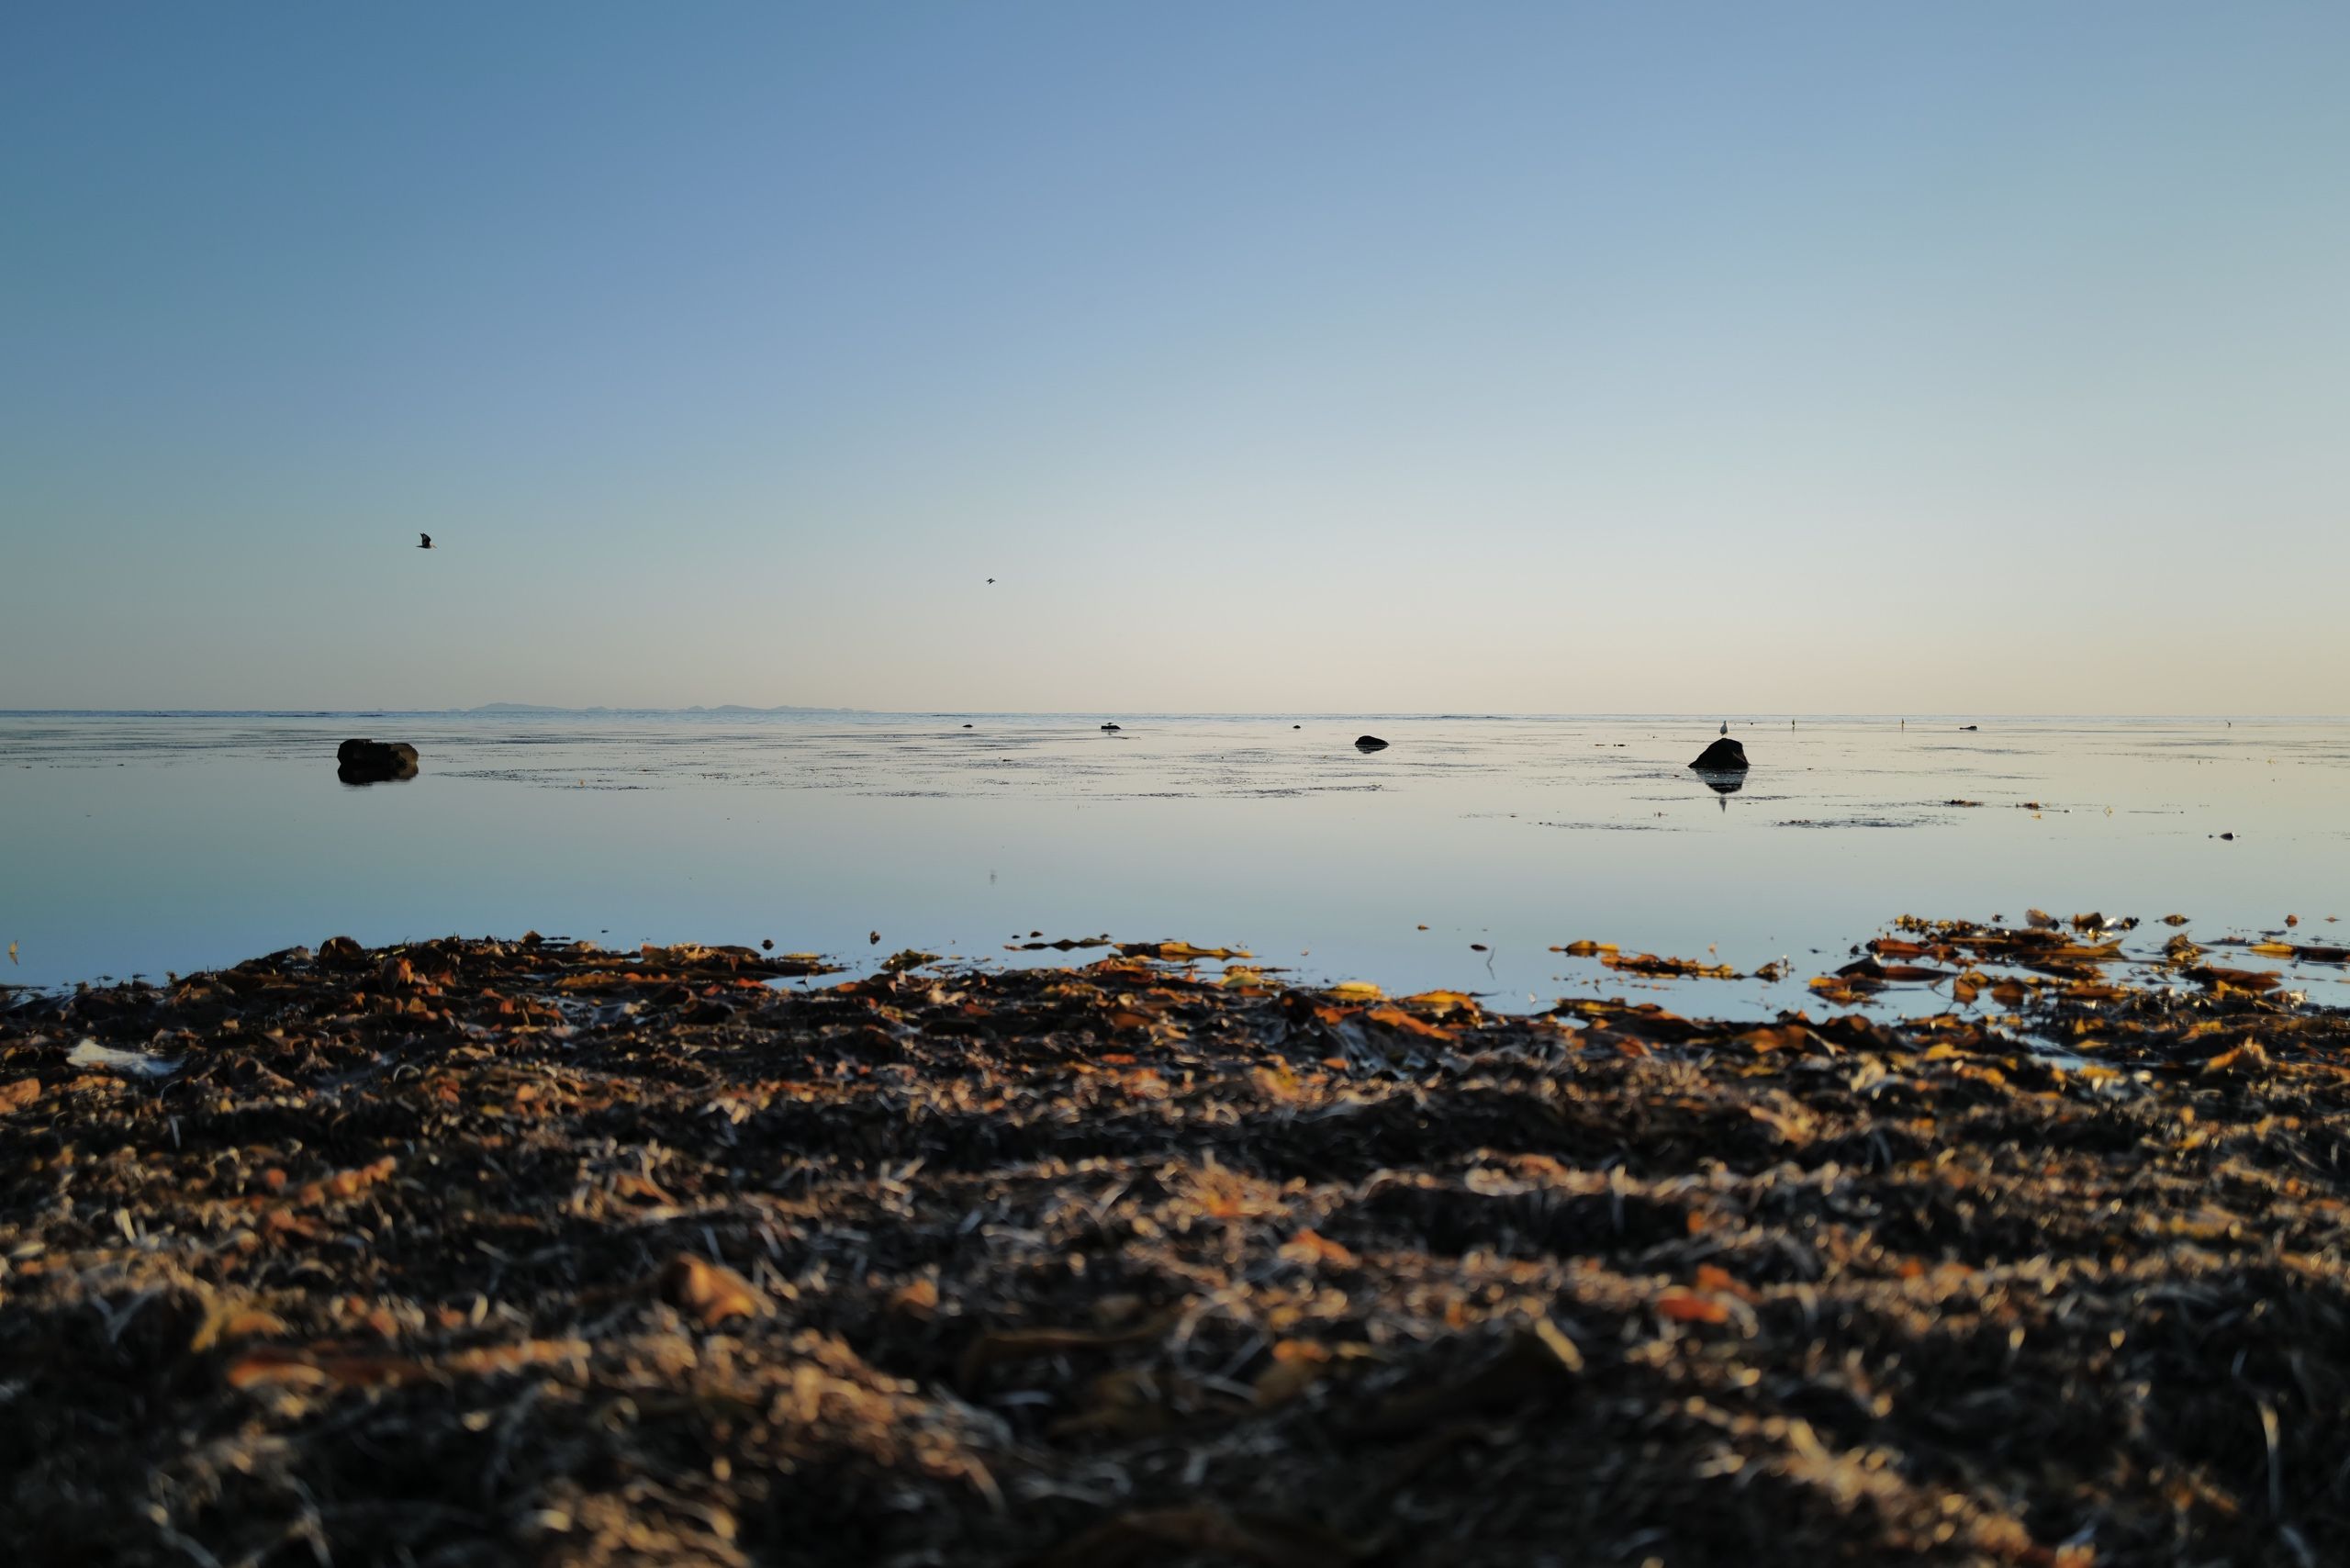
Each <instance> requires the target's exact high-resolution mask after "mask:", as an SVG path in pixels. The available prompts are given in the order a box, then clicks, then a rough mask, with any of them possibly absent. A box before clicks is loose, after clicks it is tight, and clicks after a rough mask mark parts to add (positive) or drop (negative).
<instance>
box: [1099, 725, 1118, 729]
mask: <svg viewBox="0 0 2350 1568" xmlns="http://www.w3.org/2000/svg"><path fill="white" fill-rule="evenodd" d="M1117 727H1118V726H1117V725H1115V724H1104V725H1102V728H1103V729H1105V730H1114V729H1116V728H1117Z"/></svg>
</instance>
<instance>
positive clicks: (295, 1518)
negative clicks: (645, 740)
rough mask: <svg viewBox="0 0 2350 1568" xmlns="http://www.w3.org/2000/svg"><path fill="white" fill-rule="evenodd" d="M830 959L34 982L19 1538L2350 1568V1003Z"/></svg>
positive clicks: (1, 1222)
mask: <svg viewBox="0 0 2350 1568" xmlns="http://www.w3.org/2000/svg"><path fill="white" fill-rule="evenodd" d="M811 967H812V966H810V965H807V964H803V963H794V962H789V961H785V962H778V961H776V960H772V959H768V958H762V957H760V956H759V955H756V954H753V953H750V952H748V951H747V950H744V949H699V948H677V949H666V950H660V951H647V952H646V953H643V954H640V955H629V956H625V957H622V956H616V955H610V954H600V953H596V952H594V951H592V950H583V949H576V948H570V947H564V946H554V945H542V944H536V943H524V944H511V945H507V944H498V943H476V942H459V941H454V940H452V941H448V942H440V943H432V944H428V945H424V946H415V947H409V948H405V949H400V950H398V951H397V952H393V953H381V952H362V951H361V950H359V949H358V948H356V947H355V946H352V945H350V944H348V943H345V942H340V941H338V942H336V943H332V944H329V945H328V946H327V947H326V948H325V949H323V950H322V951H321V953H320V954H319V955H317V956H313V955H311V954H309V953H308V952H306V951H302V950H298V949H297V950H296V951H294V952H291V953H285V954H279V955H275V956H274V957H272V958H266V959H261V960H256V961H254V962H252V963H248V964H245V965H242V966H240V967H239V968H237V969H231V970H227V971H223V972H221V973H218V974H213V975H202V976H196V977H192V978H190V979H188V980H182V981H179V982H177V983H175V984H174V985H173V987H171V988H170V989H169V990H168V991H162V990H155V989H151V988H145V987H140V986H136V985H132V986H124V987H118V988H114V989H110V990H103V991H86V992H84V993H82V994H79V995H76V996H73V997H70V998H63V999H58V998H44V999H38V1000H34V1001H30V1002H20V1003H19V1004H18V1005H17V1007H15V1008H14V1009H13V1010H12V1011H10V1012H8V1013H6V1014H0V1106H5V1107H6V1109H0V1259H6V1272H5V1274H0V1474H5V1475H6V1482H5V1483H0V1485H5V1492H0V1497H5V1507H0V1514H5V1518H6V1530H7V1535H8V1543H9V1546H10V1548H11V1550H12V1551H13V1553H14V1561H17V1562H27V1563H45V1562H93V1561H113V1562H175V1563H185V1562H197V1563H219V1564H223V1565H228V1564H238V1563H270V1564H278V1563H285V1564H293V1563H303V1564H308V1563H314V1562H328V1561H330V1562H335V1563H339V1564H345V1565H349V1564H359V1563H378V1562H381V1563H410V1562H414V1563H472V1562H550V1563H574V1562H576V1563H598V1562H722V1563H732V1562H777V1563H801V1562H811V1563H812V1562H897V1563H983V1564H984V1563H1009V1562H1024V1561H1025V1562H1050V1563H1055V1564H1069V1565H1071V1568H1074V1565H1076V1564H1080V1563H1093V1562H1249V1563H1271V1564H1280V1565H1288V1564H1297V1565H1310V1564H1337V1563H1354V1562H1387V1563H1396V1564H1442V1565H1445V1568H1455V1565H1459V1564H1472V1563H1520V1562H1524V1563H1535V1562H1627V1563H1637V1562H1660V1563H1670V1564H1688V1563H1714V1562H1720V1563H1744V1562H1771V1561H1776V1562H1785V1561H1815V1562H1840V1563H1841V1562H1851V1563H1862V1562H1885V1561H1891V1560H1895V1559H1901V1560H1914V1561H1920V1562H1953V1563H1954V1562H1981V1563H2027V1564H2053V1563H2065V1564H2069V1565H2079V1564H2086V1563H2088V1562H2098V1563H2135V1562H2165V1563H2168V1562H2178V1563H2186V1562H2217V1561H2228V1562H2239V1563H2249V1562H2312V1563H2315V1562H2341V1561H2344V1560H2350V1491H2346V1490H2345V1486H2350V1481H2346V1480H2345V1475H2346V1474H2350V1464H2346V1463H2345V1458H2350V1415H2346V1414H2345V1412H2350V1380H2345V1377H2344V1364H2345V1362H2344V1358H2345V1355H2346V1354H2350V1300H2346V1299H2345V1287H2344V1281H2345V1274H2344V1239H2345V1232H2344V1204H2343V1198H2344V1190H2343V1189H2344V1176H2343V1170H2342V1166H2341V1155H2342V1151H2343V1141H2344V1139H2343V1134H2344V1080H2343V1074H2342V1069H2341V1067H2340V1066H2339V1065H2338V1064H2339V1063H2340V1062H2341V1060H2342V1059H2343V1058H2342V1056H2341V1052H2342V1049H2343V1047H2344V1043H2345V1040H2350V1027H2345V1025H2344V1020H2343V1019H2342V1018H2341V1017H2340V1016H2339V1015H2336V1014H2325V1013H2320V1012H2313V1011H2311V1010H2308V1009H2306V1008H2300V1007H2296V1006H2295V1005H2294V1004H2292V1003H2291V1002H2289V1001H2287V1002H2277V1001H2271V1000H2265V999H2262V998H2259V997H2255V996H2244V995H2237V994H2232V993H2228V992H2224V991H2223V992H2221V994H2219V995H2217V996H2216V997H2205V996H2191V997H2183V996H2176V995H2171V994H2168V993H2155V992H2150V991H2134V990H2133V991H2126V992H2125V993H2124V994H2122V995H2121V997H2120V998H2119V999H2118V1000H2102V1001H2098V1002H2082V1001H2079V1000H2077V999H2075V998H2067V997H2054V998H2043V997H2042V996H2040V995H2039V994H2037V993H2035V994H2034V995H2033V996H2032V998H2031V1000H2030V1001H2029V1002H2027V1003H2026V1004H2025V1005H2026V1006H2027V1008H2028V1009H2030V1010H2031V1016H2030V1017H2028V1018H2026V1017H2012V1018H2009V1019H2006V1020H2004V1021H2003V1022H2002V1023H2000V1024H1999V1025H1981V1024H1975V1023H1963V1022H1960V1021H1958V1020H1956V1019H1942V1020H1925V1021H1920V1022H1917V1023H1913V1024H1910V1025H1902V1026H1900V1027H1899V1028H1897V1029H1890V1028H1886V1027H1883V1026H1880V1025H1873V1024H1870V1023H1866V1022H1863V1021H1861V1020H1859V1019H1856V1018H1838V1019H1830V1020H1828V1021H1825V1022H1822V1023H1819V1024H1816V1025H1815V1024H1810V1023H1807V1022H1799V1021H1785V1020H1782V1021H1775V1022H1774V1023H1772V1024H1769V1025H1756V1024H1734V1023H1704V1022H1695V1021H1690V1020H1684V1019H1679V1018H1675V1017H1673V1016H1672V1015H1671V1014H1662V1013H1660V1012H1657V1011H1655V1010H1653V1009H1647V1008H1631V1007H1626V1006H1623V1005H1621V1004H1611V1003H1601V1002H1577V1003H1574V1004H1572V1011H1562V1013H1561V1014H1560V1015H1558V1016H1554V1017H1537V1018H1522V1017H1521V1018H1504V1017H1494V1016H1488V1015H1486V1014H1483V1013H1482V1012H1480V1011H1479V1010H1478V1009H1477V1008H1476V1007H1475V1006H1474V1004H1473V1003H1472V1002H1468V1001H1467V1000H1466V999H1460V998H1454V997H1448V996H1438V997H1435V998H1430V999H1418V1000H1415V1001H1409V1002H1404V1003H1403V1004H1401V1005H1393V1004H1382V1003H1376V1002H1370V1001H1368V1000H1366V999H1364V998H1361V997H1358V996H1348V995H1337V994H1333V993H1313V992H1302V991H1284V990H1281V989H1280V988H1278V987H1276V986H1274V985H1272V984H1270V982H1266V981H1262V980H1250V979H1249V978H1248V977H1247V976H1246V975H1245V974H1244V975H1243V976H1241V977H1240V979H1239V980H1237V982H1236V983H1231V984H1226V985H1224V986H1221V987H1219V986H1217V985H1215V984H1213V983H1210V982H1209V981H1206V980H1201V979H1197V978H1192V977H1191V976H1189V975H1187V974H1186V973H1184V972H1182V971H1181V970H1178V969H1172V968H1170V967H1168V966H1165V965H1159V964H1152V963H1148V962H1145V961H1140V960H1136V959H1134V958H1118V959H1113V960H1111V961H1108V962H1106V963H1102V964H1097V965H1094V966H1092V967H1091V968H1087V969H1075V970H1057V971H1055V970H1029V971H1019V972H1013V973H1007V974H959V973H958V974H946V975H941V974H939V973H935V972H932V973H923V972H913V973H907V974H900V975H895V976H884V977H881V978H878V979H874V980H859V981H856V982H853V983H850V984H847V985H843V986H839V987H836V988H831V989H811V990H808V991H794V990H791V989H784V988H778V987H776V986H774V985H771V984H769V983H768V982H769V981H770V980H774V979H776V978H777V977H778V976H784V975H789V974H792V973H794V972H801V971H805V970H807V969H810V968H811ZM2027 1026H2028V1027H2030V1028H2031V1029H2032V1030H2033V1031H2034V1032H2035V1033H2036V1034H2038V1035H2040V1036H2042V1037H2043V1038H2045V1037H2048V1036H2061V1037H2063V1038H2065V1039H2066V1040H2068V1041H2069V1042H2070V1043H2071V1044H2072V1046H2073V1047H2075V1048H2076V1050H2077V1051H2078V1053H2079V1054H2080V1056H2081V1057H2082V1058H2086V1059H2087V1060H2090V1061H2091V1062H2093V1063H2094V1065H2090V1066H2085V1067H2076V1068H2074V1069H2073V1070H2065V1069H2064V1068H2060V1067H2057V1066H2054V1065H2052V1064H2051V1062H2050V1060H2049V1059H2048V1058H2047V1057H2046V1056H2045V1055H2044V1054H2035V1053H2034V1052H2031V1051H2028V1050H2026V1049H2025V1048H2024V1047H2022V1046H2021V1045H2020V1043H2019V1042H2020V1039H2021V1031H2022V1030H2023V1029H2024V1028H2025V1027H2027ZM85 1037H88V1038H94V1039H95V1040H97V1041H99V1042H101V1043H104V1044H107V1045H111V1046H114V1047H117V1048H122V1049H132V1050H139V1051H141V1052H147V1053H151V1054H153V1055H156V1056H158V1057H160V1058H164V1059H171V1058H179V1059H180V1063H181V1065H180V1067H179V1069H178V1070H177V1071H176V1072H175V1073H173V1075H172V1076H170V1077H169V1078H166V1079H162V1080H160V1081H127V1080H125V1079H124V1078H122V1077H121V1076H119V1075H118V1074H117V1072H115V1071H110V1070H104V1069H100V1068H92V1067H86V1066H74V1065H72V1064H70V1063H69V1062H68V1060H67V1056H68V1052H69V1050H70V1049H71V1047H73V1044H74V1043H75V1042H77V1041H80V1040H82V1039H84V1038H85ZM28 1084H31V1085H37V1087H32V1088H28V1087H27V1085H28ZM696 1260H714V1261H715V1262H718V1263H722V1264H723V1265H726V1268H725V1270H724V1271H721V1270H720V1269H718V1268H715V1267H708V1266H704V1264H703V1263H701V1262H698V1261H696Z"/></svg>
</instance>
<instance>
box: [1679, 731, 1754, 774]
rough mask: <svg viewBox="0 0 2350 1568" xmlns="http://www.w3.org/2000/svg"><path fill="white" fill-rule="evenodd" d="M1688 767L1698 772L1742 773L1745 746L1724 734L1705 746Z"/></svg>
mask: <svg viewBox="0 0 2350 1568" xmlns="http://www.w3.org/2000/svg"><path fill="white" fill-rule="evenodd" d="M1689 766H1690V767H1694V768H1695V769H1696V770H1697V771H1698V772H1700V773H1729V772H1738V773H1743V772H1745V771H1746V748H1745V747H1744V746H1742V745H1739V744H1738V743H1737V742H1736V741H1734V740H1731V739H1730V738H1729V736H1728V735H1724V736H1723V737H1722V738H1721V739H1720V740H1718V741H1716V742H1715V743H1714V744H1713V745H1709V746H1707V748H1706V749H1705V752H1704V754H1703V755H1702V756H1699V757H1698V758H1697V760H1696V761H1695V762H1693V763H1691V764H1690V765H1689Z"/></svg>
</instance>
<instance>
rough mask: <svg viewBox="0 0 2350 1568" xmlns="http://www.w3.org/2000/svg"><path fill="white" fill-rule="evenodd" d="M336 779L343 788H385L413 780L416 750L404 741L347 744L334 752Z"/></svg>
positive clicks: (351, 742)
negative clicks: (343, 784)
mask: <svg viewBox="0 0 2350 1568" xmlns="http://www.w3.org/2000/svg"><path fill="white" fill-rule="evenodd" d="M334 761H335V768H334V771H335V777H337V778H341V780H342V781H343V782H344V783H345V784H386V783H395V782H397V781H399V780H402V779H408V778H415V777H416V748H415V747H414V746H412V745H408V743H407V742H406V741H368V740H350V741H345V742H343V743H342V745H341V746H339V747H338V748H336V751H335V754H334Z"/></svg>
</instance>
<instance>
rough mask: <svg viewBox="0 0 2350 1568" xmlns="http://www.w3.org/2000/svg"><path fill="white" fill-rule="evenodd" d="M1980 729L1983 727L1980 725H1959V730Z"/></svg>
mask: <svg viewBox="0 0 2350 1568" xmlns="http://www.w3.org/2000/svg"><path fill="white" fill-rule="evenodd" d="M1982 727H1983V726H1982V725H1980V724H1961V725H1959V728H1960V729H1962V730H1979V729H1981V728H1982Z"/></svg>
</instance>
